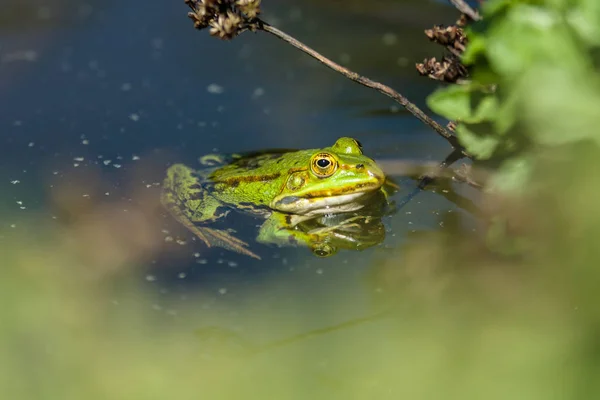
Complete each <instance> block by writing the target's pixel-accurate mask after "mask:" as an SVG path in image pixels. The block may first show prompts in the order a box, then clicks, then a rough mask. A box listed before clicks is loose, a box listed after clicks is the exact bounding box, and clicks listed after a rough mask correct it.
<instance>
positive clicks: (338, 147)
mask: <svg viewBox="0 0 600 400" xmlns="http://www.w3.org/2000/svg"><path fill="white" fill-rule="evenodd" d="M203 160H204V161H205V163H206V161H208V160H211V161H215V160H217V161H220V160H219V159H218V157H216V156H209V157H206V158H203ZM230 161H231V162H229V163H227V164H224V165H220V166H217V167H213V168H210V169H204V170H194V169H191V168H189V167H186V166H185V165H182V164H175V165H173V166H171V167H170V168H169V169H168V171H167V177H166V179H165V182H164V186H163V194H162V203H163V204H164V205H165V207H166V208H167V209H168V210H169V211H170V212H171V214H172V215H173V216H174V217H175V218H176V219H177V220H178V221H180V222H181V223H183V224H184V225H185V226H186V227H188V228H189V229H190V230H191V231H193V232H194V233H195V234H196V235H197V236H198V237H199V238H200V239H201V240H203V241H204V242H205V243H206V244H207V245H209V246H211V245H215V246H221V247H224V248H228V249H230V250H234V251H238V252H241V253H244V254H247V255H250V256H253V257H257V258H258V256H256V255H255V254H254V253H252V252H250V251H249V250H248V249H246V247H245V246H246V243H244V242H242V241H241V240H239V239H237V238H235V237H233V236H232V235H231V234H230V233H229V232H227V231H221V230H216V229H212V228H210V227H208V226H206V225H208V224H210V223H211V222H214V221H215V220H217V219H219V218H222V217H224V216H225V215H227V214H228V213H229V211H230V210H231V209H234V210H239V211H246V212H250V213H252V214H255V215H260V216H261V217H263V218H266V219H267V221H266V222H265V223H264V224H263V226H262V227H261V229H260V232H259V235H258V240H259V241H261V242H269V243H280V244H281V243H284V242H302V243H305V244H309V245H310V244H311V243H314V242H316V241H318V240H319V238H318V237H315V236H314V235H315V234H311V233H307V232H303V231H302V230H299V229H294V227H295V226H296V225H297V224H299V223H300V222H302V221H305V220H307V219H310V218H313V217H315V216H319V215H323V214H333V213H341V212H349V211H355V210H358V209H360V208H362V207H363V206H364V205H365V204H366V202H367V201H368V200H367V199H368V198H369V197H370V196H371V195H373V194H375V193H377V192H378V191H381V188H382V185H383V184H384V181H385V176H384V174H383V172H382V171H381V169H380V168H379V167H378V166H377V164H376V163H375V162H374V161H373V160H372V159H370V158H369V157H366V156H365V155H363V154H362V150H361V147H360V145H359V143H358V142H357V141H356V140H354V139H351V138H340V139H338V140H337V141H336V142H335V144H334V145H333V146H331V147H327V148H324V149H309V150H299V151H288V152H284V151H276V152H269V153H262V154H258V153H257V154H251V155H245V156H239V155H234V156H232V158H231V160H230ZM198 225H203V226H198ZM311 235H312V236H311Z"/></svg>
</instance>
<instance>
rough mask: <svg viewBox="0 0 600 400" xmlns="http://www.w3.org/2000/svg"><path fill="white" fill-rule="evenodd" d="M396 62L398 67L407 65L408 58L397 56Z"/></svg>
mask: <svg viewBox="0 0 600 400" xmlns="http://www.w3.org/2000/svg"><path fill="white" fill-rule="evenodd" d="M396 64H398V66H400V67H406V66H407V65H408V58H406V57H398V59H397V60H396Z"/></svg>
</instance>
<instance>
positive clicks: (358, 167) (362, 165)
mask: <svg viewBox="0 0 600 400" xmlns="http://www.w3.org/2000/svg"><path fill="white" fill-rule="evenodd" d="M364 167H365V164H356V169H363V168H364Z"/></svg>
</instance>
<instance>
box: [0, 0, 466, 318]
mask: <svg viewBox="0 0 600 400" xmlns="http://www.w3.org/2000/svg"><path fill="white" fill-rule="evenodd" d="M263 3H264V4H263V9H264V10H265V16H264V17H265V19H266V20H267V21H270V22H271V23H273V24H274V25H276V26H278V27H280V28H281V29H283V30H285V31H287V32H288V33H290V34H292V35H294V36H295V37H297V38H298V39H300V40H302V41H304V42H305V43H307V44H308V45H311V46H313V47H314V48H316V49H317V50H319V51H321V52H323V53H324V54H325V55H328V56H329V57H331V58H332V59H334V60H336V61H338V62H342V63H344V64H345V65H347V66H348V67H349V68H351V69H354V70H356V71H358V72H361V73H363V74H365V75H367V76H369V77H371V78H373V79H376V80H380V81H382V82H384V83H387V84H389V85H390V86H392V87H394V88H396V89H397V90H399V91H400V92H401V93H403V94H404V95H406V96H407V97H408V98H409V99H411V100H413V101H414V102H416V103H417V104H418V105H419V106H424V99H425V97H426V96H427V94H429V93H430V92H431V91H432V90H434V89H435V87H436V84H435V83H433V82H431V81H429V80H427V79H425V78H421V77H419V76H418V74H417V73H416V71H415V70H414V63H415V62H419V61H422V59H423V58H425V57H427V56H438V57H439V56H440V55H441V49H439V48H438V47H436V46H434V45H432V44H430V43H429V42H428V40H427V39H426V38H425V36H424V35H423V34H422V32H423V29H426V28H428V27H429V26H431V25H433V24H436V23H448V22H451V21H453V19H454V18H455V16H456V14H455V12H454V10H453V9H452V8H450V7H448V6H447V5H445V4H439V3H437V2H432V1H422V0H413V1H351V2H348V1H327V2H323V1H291V0H290V1H264V2H263ZM186 12H187V9H186V7H185V5H184V4H183V1H179V0H173V1H152V2H134V1H114V0H112V1H111V0H108V1H93V0H89V1H86V2H81V1H74V0H54V1H52V0H46V1H34V0H5V1H3V3H2V5H1V6H0V165H1V170H0V191H1V192H0V193H1V194H0V201H1V203H0V204H1V207H2V209H3V210H4V211H3V212H2V213H3V217H2V221H1V222H0V224H1V233H0V234H1V235H2V237H8V236H10V235H13V234H15V232H18V231H20V233H21V234H25V235H26V236H28V237H30V238H31V241H32V242H31V245H35V241H36V240H41V236H43V235H42V234H41V233H40V232H41V228H42V227H50V229H53V227H55V226H56V227H58V229H59V230H60V231H61V232H63V231H69V229H71V228H72V227H76V232H77V233H76V234H75V235H74V236H75V237H77V238H78V239H81V240H82V242H81V243H80V245H79V247H81V248H83V250H82V253H83V254H84V256H85V257H88V258H89V259H90V260H92V261H93V262H96V263H98V265H100V264H101V263H102V262H103V260H104V259H103V258H102V257H103V256H104V254H103V253H104V251H103V250H102V246H104V245H106V246H114V245H116V246H117V247H118V248H119V251H120V252H122V253H123V254H125V255H124V256H123V257H122V258H117V259H113V258H110V257H108V258H107V259H106V260H105V261H106V262H112V261H115V260H116V261H115V262H116V263H117V264H119V263H122V264H123V265H129V264H137V265H141V266H142V270H140V269H136V270H135V271H136V272H135V274H138V275H137V278H136V279H139V281H140V282H142V283H143V284H144V285H149V286H150V287H151V288H152V289H154V288H156V292H157V293H162V294H165V295H166V294H169V293H176V294H177V296H175V297H174V298H171V297H169V296H163V298H160V295H159V299H158V300H157V303H156V304H154V307H155V308H156V309H158V310H170V311H171V312H173V313H175V312H176V310H177V302H178V301H185V299H186V298H187V296H188V295H190V293H196V292H202V293H207V295H206V297H205V299H206V301H204V302H202V303H201V304H199V307H200V306H201V307H204V308H210V307H214V306H215V304H217V303H218V304H223V303H230V302H231V303H232V304H235V303H236V302H239V301H244V302H245V304H248V303H251V302H252V301H253V300H254V299H253V298H252V296H250V295H246V294H245V293H246V291H247V290H251V289H252V288H256V287H261V288H262V290H263V291H264V292H265V293H267V294H266V295H265V296H263V297H261V298H260V299H259V300H257V301H260V302H262V303H264V304H268V303H269V302H272V303H273V306H275V304H277V307H281V308H282V309H284V308H285V304H286V301H288V300H290V299H295V300H297V299H298V298H302V299H304V298H306V305H307V306H308V307H309V308H313V309H320V308H322V307H325V305H324V304H323V302H322V299H323V296H325V294H327V293H331V292H333V291H335V292H336V296H338V298H339V299H344V298H350V297H352V298H355V299H356V298H359V299H360V298H361V297H363V296H370V293H369V291H372V290H374V288H370V287H367V286H365V285H364V279H363V278H364V276H365V275H366V274H368V273H369V271H368V270H369V266H370V265H371V264H372V263H373V262H374V261H376V260H377V259H382V258H385V257H386V255H387V254H388V253H389V251H390V249H393V248H396V247H398V246H399V245H401V244H402V243H405V242H406V241H407V240H408V239H407V235H409V234H410V233H411V232H414V231H421V230H438V229H443V223H440V221H441V218H442V217H443V216H444V215H447V214H448V213H451V212H456V211H460V209H459V208H457V207H456V205H455V204H453V203H452V202H450V201H448V200H447V199H446V198H445V197H444V196H442V195H440V194H439V193H432V192H424V193H421V194H420V195H418V196H417V197H416V198H415V199H414V200H413V201H412V202H411V203H409V204H408V205H407V206H405V207H404V208H403V209H402V210H401V211H400V212H398V213H397V214H395V215H394V216H392V217H390V218H387V219H386V220H385V223H386V227H387V232H388V233H387V237H386V240H385V242H384V243H383V244H381V245H379V246H376V247H373V248H370V249H368V250H365V251H363V252H349V251H343V252H341V253H340V254H338V255H336V256H334V257H331V258H327V259H319V258H316V257H314V256H313V255H312V254H311V253H310V252H309V251H308V250H306V249H304V248H284V249H278V248H275V247H266V246H260V245H257V244H255V243H251V246H252V248H253V250H255V251H256V252H257V253H259V254H260V255H261V256H262V257H263V260H261V261H257V260H252V259H250V258H247V257H244V256H241V255H238V254H234V253H231V252H227V251H224V250H222V249H217V248H215V249H211V250H210V251H209V250H207V249H206V248H205V247H204V245H203V244H201V243H199V242H197V241H194V240H192V235H191V234H189V233H188V232H187V231H186V230H185V229H184V228H183V227H182V226H180V225H179V224H177V223H176V222H175V221H173V220H172V219H171V218H170V217H168V216H167V214H166V213H165V212H164V211H163V210H161V209H160V208H159V207H158V204H157V201H158V193H159V190H158V189H159V188H158V185H159V184H160V182H161V180H162V178H163V175H164V172H165V170H166V168H167V166H168V165H169V164H171V163H175V162H182V163H186V164H189V165H195V164H196V162H197V158H198V157H199V156H200V155H203V154H206V153H210V152H223V153H228V152H243V151H251V150H260V149H263V148H314V147H324V146H329V145H331V144H332V143H333V142H334V141H335V140H336V139H337V138H338V137H340V136H352V137H355V138H357V139H359V140H360V141H361V142H362V144H363V146H364V151H365V153H366V154H367V155H369V156H372V157H373V158H377V159H395V160H398V159H400V160H402V159H412V160H420V161H439V160H441V159H443V157H444V156H445V155H446V154H447V152H448V150H449V147H448V145H447V143H446V142H445V141H443V140H441V139H439V138H438V137H437V136H436V135H435V134H434V133H433V132H432V131H431V130H430V129H428V128H427V127H426V126H424V125H423V124H421V123H420V122H419V121H417V120H416V119H415V118H414V117H412V116H411V115H409V114H407V113H406V112H405V111H404V110H402V109H399V108H398V106H397V105H396V104H395V103H394V102H392V101H391V100H389V99H387V98H386V97H384V96H382V95H380V94H378V93H376V92H374V91H372V90H370V89H367V88H364V87H362V86H359V85H357V84H355V83H353V82H350V81H348V80H346V79H345V78H343V77H341V76H340V75H337V74H335V73H333V72H332V71H330V70H328V69H326V68H325V67H323V66H321V65H319V64H318V63H316V62H315V61H313V60H311V59H310V58H309V57H308V56H306V55H304V54H302V53H300V52H298V51H297V50H295V49H293V48H292V47H291V46H288V45H286V44H285V43H283V42H281V41H279V40H277V39H276V38H274V37H271V36H269V35H267V34H263V33H257V34H252V33H245V34H243V35H242V36H241V37H238V38H236V39H235V40H233V41H231V42H222V41H219V40H217V39H214V38H212V37H210V36H209V35H208V32H206V31H202V32H198V31H195V30H194V29H193V28H192V24H191V22H190V21H188V20H187V18H186ZM401 186H402V191H401V192H400V193H399V194H398V195H397V196H396V200H397V201H400V200H401V198H402V195H403V194H405V193H406V192H408V191H410V190H412V188H413V187H414V181H411V180H401ZM236 218H237V217H234V218H232V219H231V224H232V226H233V227H236V228H238V229H242V230H244V229H245V230H244V231H243V232H245V231H247V230H248V229H247V227H244V226H242V225H241V222H240V221H242V220H241V219H240V220H239V221H238V220H237V219H236ZM88 222H89V226H91V228H89V229H86V228H85V227H82V226H88V225H86V224H87V223H88ZM94 224H97V225H94ZM96 228H97V229H96ZM86 235H87V236H86ZM243 238H244V239H245V240H248V241H249V242H252V237H246V236H244V237H243ZM90 254H91V255H90ZM394 254H397V253H394ZM267 277H268V282H272V284H266V283H265V282H267ZM375 289H376V288H375ZM290 301H291V300H290ZM340 301H341V300H340ZM163 303H164V304H166V303H168V304H170V306H168V307H167V306H165V305H164V304H163ZM264 304H263V305H264ZM355 312H356V314H361V312H362V311H361V310H360V308H357V309H356V310H355ZM324 323H325V322H324V321H321V320H320V319H318V318H317V321H316V322H313V323H309V325H311V324H313V325H315V326H319V325H322V324H324Z"/></svg>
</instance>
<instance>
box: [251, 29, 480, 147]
mask: <svg viewBox="0 0 600 400" xmlns="http://www.w3.org/2000/svg"><path fill="white" fill-rule="evenodd" d="M258 29H261V30H263V31H265V32H268V33H270V34H272V35H275V36H277V37H278V38H279V39H281V40H284V41H286V42H287V43H289V44H291V45H292V46H294V47H295V48H297V49H299V50H301V51H303V52H304V53H306V54H308V55H310V56H311V57H313V58H315V59H317V60H318V61H319V62H321V63H323V64H324V65H326V66H327V67H329V68H331V69H332V70H334V71H336V72H339V73H340V74H342V75H344V76H345V77H346V78H348V79H351V80H353V81H354V82H357V83H360V84H361V85H363V86H367V87H370V88H372V89H375V90H377V91H379V92H380V93H383V94H385V95H386V96H388V97H391V98H392V99H394V100H396V101H397V102H398V103H400V104H401V105H402V106H403V107H404V108H406V109H407V110H408V111H409V112H410V113H411V114H412V115H414V116H415V117H417V118H418V119H419V120H421V121H422V122H424V123H426V124H427V125H429V126H431V127H432V128H433V129H434V130H435V131H436V132H437V133H438V134H439V135H440V136H442V137H443V138H444V139H446V140H447V141H448V142H449V143H450V144H451V145H452V147H454V148H455V149H459V150H460V151H461V153H463V154H464V156H466V157H469V155H468V154H467V153H466V152H465V150H464V149H463V147H462V146H461V145H460V144H459V143H458V140H457V139H456V136H454V135H453V134H452V133H451V132H450V131H448V130H447V129H446V128H444V127H443V126H442V125H440V124H438V123H437V122H435V121H434V120H433V119H431V118H430V117H429V116H427V115H426V114H425V113H424V112H423V111H422V110H421V109H420V108H419V107H417V106H416V105H414V104H413V103H411V102H410V101H408V99H407V98H406V97H404V96H402V95H401V94H400V93H398V92H396V91H395V90H394V89H392V88H391V87H389V86H386V85H384V84H382V83H379V82H375V81H373V80H371V79H369V78H366V77H364V76H362V75H359V74H357V73H356V72H353V71H350V70H349V69H348V68H345V67H342V66H341V65H339V64H337V63H335V62H333V61H331V60H330V59H329V58H327V57H325V56H323V55H322V54H320V53H319V52H317V51H315V50H313V49H312V48H310V47H308V46H306V45H305V44H303V43H302V42H300V41H298V40H296V39H295V38H294V37H292V36H290V35H288V34H287V33H285V32H283V31H281V30H279V29H277V28H275V27H274V26H272V25H269V24H267V23H266V22H264V21H261V23H260V24H259V26H258Z"/></svg>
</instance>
